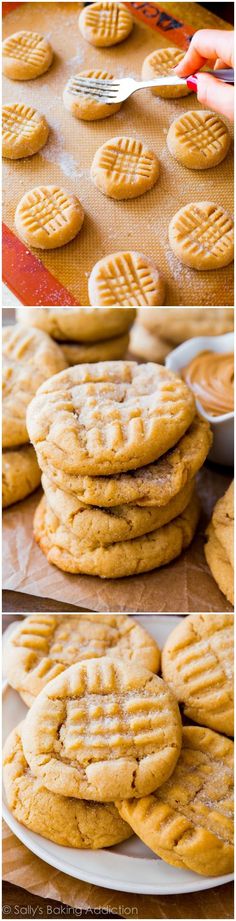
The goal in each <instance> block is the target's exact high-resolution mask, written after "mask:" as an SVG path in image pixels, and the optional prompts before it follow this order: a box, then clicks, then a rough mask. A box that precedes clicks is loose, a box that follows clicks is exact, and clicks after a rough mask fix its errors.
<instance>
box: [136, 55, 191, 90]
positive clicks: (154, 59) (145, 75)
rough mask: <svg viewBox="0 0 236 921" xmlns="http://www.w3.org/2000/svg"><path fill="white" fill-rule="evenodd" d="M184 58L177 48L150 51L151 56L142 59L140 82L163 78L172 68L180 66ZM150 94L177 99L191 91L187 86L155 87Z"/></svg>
mask: <svg viewBox="0 0 236 921" xmlns="http://www.w3.org/2000/svg"><path fill="white" fill-rule="evenodd" d="M183 58H184V51H179V49H178V48H175V47H170V48H157V50H156V51H151V54H148V56H147V57H146V58H145V59H144V62H143V66H142V80H155V79H156V78H157V77H165V76H166V75H169V74H171V73H172V70H173V68H174V67H177V64H180V61H182V59H183ZM151 92H152V93H153V96H163V97H164V99H179V97H180V96H188V94H189V93H191V90H189V89H188V86H187V85H186V86H184V84H183V85H182V86H181V85H180V86H155V87H153V88H152V90H151Z"/></svg>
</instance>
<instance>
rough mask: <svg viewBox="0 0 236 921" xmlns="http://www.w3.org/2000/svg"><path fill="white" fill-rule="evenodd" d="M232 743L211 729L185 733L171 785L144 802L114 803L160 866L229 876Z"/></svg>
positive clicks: (185, 729) (231, 860)
mask: <svg viewBox="0 0 236 921" xmlns="http://www.w3.org/2000/svg"><path fill="white" fill-rule="evenodd" d="M233 763H234V746H233V742H231V740H229V739H225V738H224V736H222V735H219V734H218V733H217V732H212V730H211V729H205V728H201V729H200V727H198V726H184V727H183V745H182V750H181V754H180V757H179V760H178V762H177V765H176V767H175V770H174V772H173V774H172V775H171V777H170V778H169V780H167V782H166V783H164V784H163V786H161V787H159V788H158V790H155V791H154V793H152V794H151V796H145V797H142V799H139V800H135V799H130V800H124V801H123V803H122V804H120V803H118V804H117V805H118V808H119V811H120V814H121V816H122V818H124V819H125V820H126V821H127V822H129V823H130V825H131V827H132V828H133V830H134V831H135V832H136V834H137V835H139V837H140V838H141V839H142V841H144V842H145V844H147V846H148V847H150V848H151V849H152V850H153V851H154V852H155V854H158V856H159V857H161V858H162V860H165V861H166V862H167V863H169V864H171V865H172V866H174V867H181V868H182V869H187V870H193V871H194V872H195V873H201V874H202V875H203V876H220V875H223V874H225V873H232V872H233V866H234V842H233V809H234V799H233Z"/></svg>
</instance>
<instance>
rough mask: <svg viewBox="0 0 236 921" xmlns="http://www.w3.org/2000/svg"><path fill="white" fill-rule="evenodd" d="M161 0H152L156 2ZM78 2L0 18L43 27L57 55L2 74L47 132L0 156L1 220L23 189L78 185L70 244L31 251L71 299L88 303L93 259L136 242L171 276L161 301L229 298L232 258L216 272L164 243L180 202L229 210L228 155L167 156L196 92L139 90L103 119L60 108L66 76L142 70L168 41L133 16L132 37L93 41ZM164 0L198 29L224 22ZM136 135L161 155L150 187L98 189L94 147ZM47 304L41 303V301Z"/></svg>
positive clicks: (10, 218)
mask: <svg viewBox="0 0 236 921" xmlns="http://www.w3.org/2000/svg"><path fill="white" fill-rule="evenodd" d="M157 5H158V4H157ZM80 7H81V4H78V3H63V2H54V3H37V2H34V3H30V2H28V3H23V4H22V6H21V7H20V8H19V9H16V10H13V11H11V13H10V14H8V15H7V16H6V17H5V18H4V23H3V33H4V37H6V36H8V35H9V34H11V33H13V32H16V31H18V30H19V29H32V30H33V31H36V32H42V33H43V34H45V35H46V36H48V38H49V40H50V41H51V43H52V45H53V48H54V52H55V57H54V62H53V64H52V67H51V68H50V69H49V71H48V73H47V74H44V75H43V76H42V77H39V78H38V79H36V80H31V81H30V80H28V81H25V82H21V83H20V82H19V81H15V82H14V81H12V80H8V79H7V78H4V80H3V95H4V102H15V101H17V102H25V103H26V104H30V105H33V106H35V108H36V109H38V110H39V111H40V112H42V113H43V114H44V115H46V117H47V120H48V123H49V126H50V136H49V140H48V143H47V144H46V146H45V148H44V149H43V150H42V151H41V152H40V153H39V154H37V155H35V156H33V157H28V158H26V159H22V160H18V161H10V160H5V161H4V180H3V182H4V200H5V201H4V210H3V214H4V220H5V222H6V224H7V225H8V226H9V227H10V228H11V229H13V230H14V213H15V209H16V206H17V204H18V202H19V200H20V199H21V197H22V195H23V194H24V193H25V192H26V190H30V189H31V188H34V187H35V186H37V185H41V184H51V183H56V184H58V183H59V185H60V186H63V187H64V188H65V189H66V190H67V191H68V192H73V193H76V194H77V195H78V196H79V198H80V199H81V202H82V204H83V207H84V210H85V220H84V225H83V228H82V230H81V232H80V233H79V235H78V236H77V237H76V239H75V240H74V241H72V243H70V244H68V245H67V246H64V247H62V248H59V249H57V250H53V251H52V252H50V251H48V252H46V251H45V252H43V251H38V250H37V251H36V250H34V252H35V253H36V255H37V256H39V258H40V259H41V260H42V262H43V263H44V264H45V265H46V266H47V268H48V269H49V270H50V271H51V272H52V274H53V275H54V276H56V277H57V278H58V280H59V281H60V282H61V283H62V284H63V285H64V286H65V287H66V288H68V289H69V291H70V292H71V293H72V294H73V296H74V297H75V299H76V303H77V304H81V305H83V306H86V305H87V304H88V290H87V280H88V276H89V275H90V272H91V269H92V267H93V265H94V263H95V262H96V261H97V260H98V259H101V258H102V256H104V255H106V254H108V253H110V252H114V251H116V250H124V249H134V250H139V251H141V252H144V253H145V254H146V255H147V256H148V257H151V258H152V259H153V260H154V262H155V263H156V264H157V265H158V266H159V268H160V269H161V270H162V272H163V275H164V276H165V278H166V282H167V297H166V304H167V305H168V306H171V305H177V304H178V305H182V306H184V305H187V306H189V305H190V304H191V305H198V306H201V305H202V304H204V305H205V306H211V305H212V306H213V305H216V306H219V305H221V306H223V305H227V306H228V305H230V304H233V264H231V265H230V266H227V267H225V268H223V269H220V270H218V271H212V272H197V271H194V269H189V268H188V267H187V266H183V265H182V264H181V263H180V262H179V260H178V259H177V258H176V257H175V256H174V254H173V253H172V250H171V249H170V246H169V242H168V226H169V222H170V219H171V218H172V216H173V215H174V214H175V212H176V211H177V210H178V209H179V208H180V207H182V206H183V205H184V204H186V203H188V202H191V201H198V200H200V199H202V200H203V199H207V200H211V201H215V202H217V203H219V204H222V205H223V206H224V207H225V208H226V209H227V210H229V211H230V212H232V209H233V153H232V149H231V152H230V153H229V154H228V156H227V157H226V159H225V160H224V161H223V163H221V164H220V165H219V166H217V167H216V168H215V169H208V170H188V169H185V168H184V167H183V166H181V165H180V164H179V163H177V161H176V160H174V159H173V157H171V155H170V153H169V151H168V149H167V145H166V136H167V133H168V130H169V126H170V124H171V122H172V121H173V119H174V118H176V117H177V116H178V115H180V114H181V113H182V112H185V111H187V110H189V109H194V108H199V103H198V102H197V99H196V95H195V94H194V93H192V94H191V95H189V96H186V97H183V98H182V99H178V100H165V99H160V98H158V97H154V96H152V94H151V93H150V91H148V90H144V91H142V92H139V93H136V94H135V95H134V96H133V97H131V98H130V99H129V100H128V101H127V102H126V103H125V104H124V105H123V106H122V108H121V110H120V112H118V113H116V115H113V116H111V117H109V118H107V119H103V120H101V121H97V122H96V121H95V122H90V123H89V122H83V121H78V120H77V119H75V118H73V117H72V116H71V114H70V113H69V112H67V111H66V110H65V108H64V105H63V102H62V93H63V89H64V86H65V84H66V83H67V80H68V79H69V77H70V76H71V75H72V74H74V73H78V71H80V70H83V69H88V68H95V69H100V68H102V69H104V68H105V69H107V70H108V71H110V72H111V73H113V74H114V75H115V76H118V77H124V76H132V77H135V78H136V79H139V78H140V73H141V67H142V62H143V60H144V58H145V57H146V55H147V54H149V53H150V52H151V51H153V50H154V49H155V48H159V47H167V46H168V45H170V44H172V43H173V41H171V31H170V32H169V33H168V35H167V37H165V35H164V34H160V33H158V32H154V31H153V30H152V29H150V28H147V27H146V26H145V25H143V24H142V23H141V22H139V21H138V20H137V19H136V20H135V24H134V29H133V31H132V34H131V35H130V37H129V38H128V39H127V40H126V41H124V42H122V43H121V44H120V45H116V46H113V47H112V48H105V49H104V48H93V47H92V45H89V43H88V42H86V41H85V40H84V39H83V37H82V35H81V33H80V31H79V28H78V13H79V8H80ZM161 7H162V8H164V9H165V10H167V12H169V13H170V14H172V15H173V16H176V17H177V19H180V20H183V21H184V22H187V23H188V24H190V25H191V26H192V27H193V29H194V30H196V29H199V28H203V27H204V26H205V27H210V26H211V27H213V28H224V29H228V28H230V27H229V26H228V24H227V23H225V22H222V20H219V19H218V17H217V16H214V15H213V14H212V13H211V12H209V11H208V10H205V9H204V8H203V7H200V6H199V5H198V4H197V3H195V2H191V3H186V2H185V3H162V4H161ZM117 135H130V136H132V137H137V138H141V139H142V140H143V141H144V143H146V144H147V146H148V147H150V148H151V149H153V150H154V151H155V152H156V154H157V156H158V157H159V159H160V162H161V170H160V178H159V180H158V182H157V183H156V185H155V187H154V188H153V189H152V190H151V191H150V192H148V193H147V194H146V195H142V196H141V197H139V198H137V199H133V200H132V201H113V200H112V199H109V198H106V197H104V196H103V195H102V194H101V193H100V192H99V191H98V189H96V188H95V186H94V185H93V183H92V181H91V179H90V167H91V163H92V160H93V157H94V154H95V151H96V150H97V148H98V147H100V145H101V144H103V143H104V142H105V141H106V140H107V139H108V138H111V137H114V136H117ZM45 306H47V305H45Z"/></svg>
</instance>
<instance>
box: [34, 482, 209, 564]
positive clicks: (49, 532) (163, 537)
mask: <svg viewBox="0 0 236 921" xmlns="http://www.w3.org/2000/svg"><path fill="white" fill-rule="evenodd" d="M199 512H200V509H199V503H198V500H197V498H196V496H195V495H194V494H193V496H192V498H191V500H190V502H189V503H188V505H187V506H186V508H185V509H184V511H183V512H182V514H181V515H179V516H178V517H177V518H174V519H173V521H170V522H169V524H166V525H164V526H163V527H159V528H158V529H157V530H155V531H151V533H149V534H144V535H142V537H135V538H133V539H132V540H125V541H119V542H117V543H113V544H108V545H107V546H104V545H99V544H97V545H96V546H95V545H91V546H90V547H87V546H85V545H84V544H83V541H80V540H79V539H78V537H76V536H75V535H74V534H73V531H71V530H69V529H68V528H66V527H65V525H63V524H61V523H60V521H59V519H58V518H57V516H56V515H55V514H54V512H52V511H51V509H50V507H49V506H48V505H47V503H46V500H45V498H43V499H41V502H40V503H39V506H38V508H37V509H36V512H35V517H34V536H35V540H36V541H37V543H38V544H39V546H40V547H41V550H43V553H45V555H46V557H47V559H48V562H49V563H54V565H55V566H58V569H62V570H63V571H64V572H72V573H85V574H87V575H91V576H100V578H102V579H119V578H121V577H123V576H132V575H138V574H139V573H140V572H149V571H150V570H151V569H156V568H158V567H159V566H165V564H166V563H170V561H171V560H174V559H175V558H176V557H177V556H179V555H180V553H182V550H184V549H185V548H186V547H188V546H189V544H190V543H191V541H192V539H193V537H194V534H195V531H196V527H197V523H198V519H199Z"/></svg>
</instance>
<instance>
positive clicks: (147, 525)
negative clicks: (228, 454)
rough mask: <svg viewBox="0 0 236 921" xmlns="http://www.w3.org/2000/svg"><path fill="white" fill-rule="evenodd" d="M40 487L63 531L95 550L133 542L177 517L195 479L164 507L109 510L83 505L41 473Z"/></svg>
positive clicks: (116, 508) (188, 499) (118, 506)
mask: <svg viewBox="0 0 236 921" xmlns="http://www.w3.org/2000/svg"><path fill="white" fill-rule="evenodd" d="M42 486H43V489H44V492H45V496H46V499H47V503H48V505H49V506H50V508H51V509H52V511H53V512H54V514H55V515H56V517H57V518H58V519H59V521H60V522H61V523H62V524H64V525H65V527H66V528H69V530H71V531H72V533H73V534H75V536H76V537H78V540H79V541H81V543H82V544H83V548H84V547H89V548H91V547H96V546H98V545H99V544H101V545H103V546H106V545H107V544H113V543H117V542H119V541H123V540H132V539H133V538H134V537H140V536H142V535H143V534H149V532H150V531H155V530H156V529H157V528H162V527H163V525H165V524H168V523H169V521H172V520H173V518H176V517H177V515H181V514H182V512H183V511H184V509H185V508H186V505H188V503H189V502H190V499H191V497H192V494H193V489H194V480H189V483H187V484H186V486H184V487H183V489H181V491H180V492H179V493H177V495H176V496H174V498H173V499H171V501H170V502H168V503H167V505H163V506H161V508H158V506H156V507H155V506H153V507H150V506H147V507H145V506H143V507H140V506H139V505H130V504H129V505H116V506H114V507H113V508H112V509H111V508H109V509H106V508H104V509H102V508H95V507H94V506H93V505H83V504H82V503H81V502H80V501H79V499H77V498H76V496H73V495H72V493H69V492H64V490H62V489H58V487H57V486H55V485H53V483H52V482H51V481H50V480H49V479H48V477H47V476H46V475H45V474H43V477H42Z"/></svg>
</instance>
